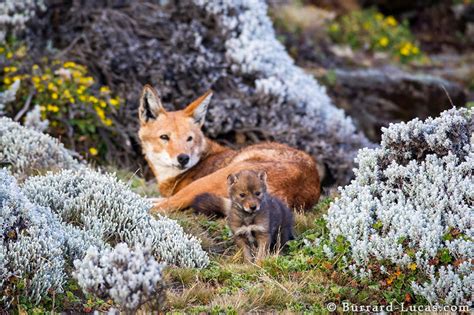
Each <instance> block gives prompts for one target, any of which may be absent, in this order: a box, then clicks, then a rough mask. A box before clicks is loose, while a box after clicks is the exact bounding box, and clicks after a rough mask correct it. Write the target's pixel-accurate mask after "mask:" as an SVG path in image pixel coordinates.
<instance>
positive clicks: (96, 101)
mask: <svg viewBox="0 0 474 315" xmlns="http://www.w3.org/2000/svg"><path fill="white" fill-rule="evenodd" d="M89 102H91V103H93V104H97V103H98V102H99V100H98V99H97V97H95V96H93V95H91V96H89Z"/></svg>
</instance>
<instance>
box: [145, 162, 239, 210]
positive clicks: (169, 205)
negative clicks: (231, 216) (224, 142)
mask: <svg viewBox="0 0 474 315" xmlns="http://www.w3.org/2000/svg"><path fill="white" fill-rule="evenodd" d="M233 171H234V169H232V168H223V169H220V170H219V171H217V172H215V173H212V174H210V175H207V176H205V177H203V178H200V179H198V180H196V181H194V182H192V183H191V184H189V185H188V186H186V187H184V188H183V189H181V190H180V191H178V192H177V193H176V194H174V195H172V196H171V197H168V198H164V199H163V200H160V201H158V202H156V203H154V206H153V209H152V213H153V212H158V213H160V212H161V213H166V212H171V211H176V210H184V209H187V208H189V207H190V206H191V204H192V203H193V201H194V198H196V196H198V195H200V194H204V193H212V194H215V195H217V196H219V197H227V185H226V183H227V176H228V175H229V174H230V173H232V172H233Z"/></svg>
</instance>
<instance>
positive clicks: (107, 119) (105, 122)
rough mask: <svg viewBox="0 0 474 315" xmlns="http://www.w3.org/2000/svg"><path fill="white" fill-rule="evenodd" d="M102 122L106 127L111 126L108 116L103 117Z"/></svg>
mask: <svg viewBox="0 0 474 315" xmlns="http://www.w3.org/2000/svg"><path fill="white" fill-rule="evenodd" d="M103 123H104V125H106V126H108V127H110V126H112V120H110V119H109V118H106V119H104V120H103Z"/></svg>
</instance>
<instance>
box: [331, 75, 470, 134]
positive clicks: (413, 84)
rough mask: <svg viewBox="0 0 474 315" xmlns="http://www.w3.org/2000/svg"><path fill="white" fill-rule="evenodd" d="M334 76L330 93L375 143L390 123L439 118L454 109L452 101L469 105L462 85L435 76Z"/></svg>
mask: <svg viewBox="0 0 474 315" xmlns="http://www.w3.org/2000/svg"><path fill="white" fill-rule="evenodd" d="M334 73H335V76H336V79H335V81H334V84H333V85H332V86H331V87H329V94H330V95H331V96H333V97H334V98H335V102H336V103H337V104H339V105H340V106H341V107H342V108H344V110H345V111H346V112H347V113H348V114H349V115H350V116H351V117H352V118H353V119H354V120H355V122H356V125H357V126H358V127H359V128H360V129H361V130H363V131H364V133H365V134H366V135H367V137H368V138H369V139H371V140H373V141H380V136H381V131H380V128H381V127H386V126H388V124H389V123H395V122H400V121H409V120H411V119H413V118H415V117H418V118H420V119H425V118H427V117H429V116H431V117H435V116H438V115H439V113H441V112H442V111H444V110H446V109H449V108H451V107H452V104H451V101H450V98H451V100H452V102H453V103H454V105H456V106H458V107H459V106H464V104H465V102H466V94H465V92H464V90H463V89H462V87H461V86H460V85H458V84H457V83H453V82H451V81H447V80H445V79H442V78H439V77H435V76H426V75H414V74H409V73H406V72H403V71H401V70H399V69H397V68H393V67H386V68H379V69H371V70H355V71H347V70H335V72H334ZM448 95H449V97H448Z"/></svg>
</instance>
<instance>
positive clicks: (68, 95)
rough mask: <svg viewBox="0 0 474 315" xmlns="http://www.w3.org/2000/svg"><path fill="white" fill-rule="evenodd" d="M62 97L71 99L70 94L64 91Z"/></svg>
mask: <svg viewBox="0 0 474 315" xmlns="http://www.w3.org/2000/svg"><path fill="white" fill-rule="evenodd" d="M64 97H65V98H71V97H72V95H71V92H69V90H67V89H66V90H65V91H64Z"/></svg>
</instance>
